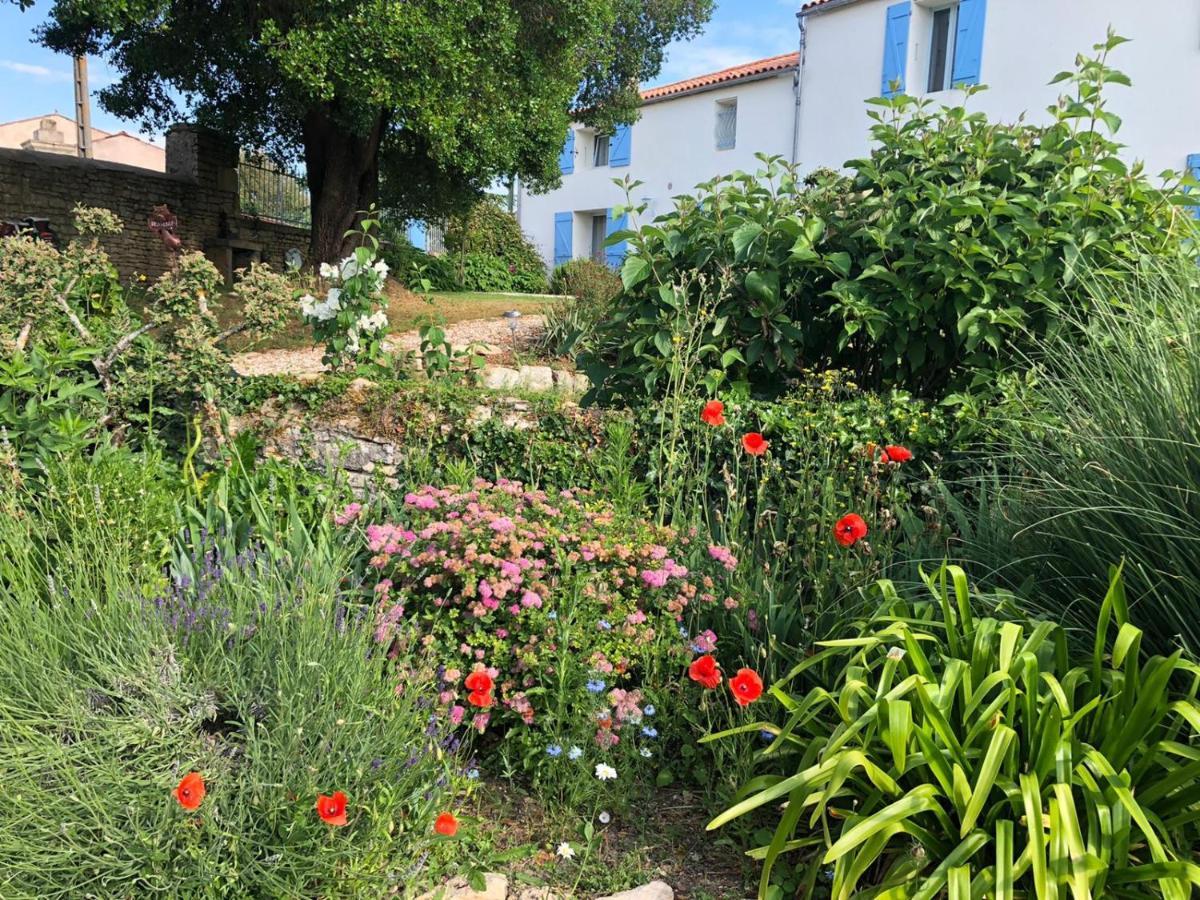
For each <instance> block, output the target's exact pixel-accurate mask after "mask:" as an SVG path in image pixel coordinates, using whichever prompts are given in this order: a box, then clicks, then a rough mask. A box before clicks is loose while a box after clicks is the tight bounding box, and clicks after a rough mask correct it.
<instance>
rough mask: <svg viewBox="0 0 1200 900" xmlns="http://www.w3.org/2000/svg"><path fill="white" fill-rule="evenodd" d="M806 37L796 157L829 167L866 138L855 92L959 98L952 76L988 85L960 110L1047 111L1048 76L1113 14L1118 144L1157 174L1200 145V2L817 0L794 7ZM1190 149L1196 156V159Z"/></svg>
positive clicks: (1090, 41)
mask: <svg viewBox="0 0 1200 900" xmlns="http://www.w3.org/2000/svg"><path fill="white" fill-rule="evenodd" d="M800 25H801V34H802V41H803V44H802V47H803V64H802V66H801V82H800V92H801V112H800V141H799V154H798V161H799V162H800V164H801V165H802V166H803V167H804V168H805V169H812V168H816V167H818V166H829V167H832V168H838V167H840V166H841V165H842V164H843V163H845V161H846V160H848V159H853V158H855V157H858V156H862V155H863V154H864V153H865V152H866V151H867V150H868V149H869V145H868V140H867V127H868V125H869V124H870V123H869V122H868V120H867V117H866V109H865V108H864V106H863V100H865V99H867V98H869V97H877V96H879V95H881V94H883V93H886V91H887V89H888V87H889V85H890V83H891V82H892V81H893V80H898V81H899V82H900V84H901V86H902V88H903V90H904V91H905V92H906V93H908V94H912V95H914V96H922V97H930V98H932V99H935V100H940V101H943V102H945V103H948V104H949V103H953V104H957V103H961V102H962V93H961V91H957V90H954V89H953V87H952V85H955V84H983V85H986V86H987V90H986V91H983V92H982V93H979V94H976V95H975V96H974V97H972V98H971V99H970V102H969V103H968V108H969V109H971V110H978V111H981V112H983V113H986V114H987V116H988V118H989V119H992V120H993V121H999V122H1015V121H1016V120H1017V119H1018V118H1020V117H1021V116H1025V118H1026V120H1027V121H1030V122H1034V123H1039V122H1046V121H1048V120H1049V118H1050V116H1049V113H1048V112H1047V109H1046V108H1047V107H1049V106H1051V105H1053V104H1054V102H1055V101H1056V99H1057V98H1058V96H1059V94H1061V93H1062V92H1063V91H1064V90H1065V89H1067V88H1068V87H1069V85H1062V84H1054V85H1052V84H1050V83H1049V82H1050V79H1051V78H1053V77H1054V76H1055V75H1056V74H1058V73H1059V72H1062V71H1065V70H1068V69H1072V68H1073V67H1074V64H1075V57H1076V55H1077V54H1080V53H1084V54H1086V55H1088V56H1091V55H1093V50H1092V46H1093V45H1094V44H1098V43H1101V42H1102V41H1104V39H1105V35H1106V33H1107V30H1108V27H1109V26H1110V25H1111V26H1112V27H1113V29H1114V30H1115V31H1116V32H1117V34H1119V35H1121V36H1123V37H1126V38H1129V39H1130V43H1128V44H1123V45H1122V46H1120V47H1118V48H1117V49H1116V50H1115V51H1113V53H1112V55H1111V56H1110V58H1109V65H1111V66H1112V67H1114V68H1116V69H1119V70H1120V71H1122V72H1124V73H1125V74H1126V75H1128V76H1129V77H1130V79H1131V80H1132V81H1133V87H1132V88H1128V87H1123V86H1121V85H1116V84H1114V85H1110V86H1109V88H1108V89H1107V90H1108V94H1107V96H1108V97H1109V109H1110V110H1111V111H1112V112H1114V113H1116V114H1117V115H1118V116H1120V117H1121V119H1122V125H1121V130H1120V131H1119V132H1118V133H1117V139H1118V140H1119V141H1120V142H1121V143H1123V144H1125V145H1127V150H1126V156H1127V158H1128V159H1129V160H1130V161H1132V160H1134V159H1140V160H1143V161H1144V162H1145V163H1146V168H1147V171H1148V172H1150V173H1151V174H1153V175H1157V174H1158V173H1160V172H1162V171H1164V170H1166V169H1172V170H1175V171H1184V170H1185V169H1186V168H1188V166H1189V159H1188V158H1189V157H1190V156H1191V157H1194V156H1195V154H1198V153H1200V123H1197V121H1196V119H1195V117H1194V116H1192V114H1191V111H1192V110H1194V109H1196V108H1197V106H1200V2H1198V0H905V2H897V0H817V2H812V3H807V4H805V6H804V7H803V8H802V9H801V11H800ZM1196 161H1197V160H1196V159H1193V160H1192V163H1195V162H1196Z"/></svg>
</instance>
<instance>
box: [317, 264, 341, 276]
mask: <svg viewBox="0 0 1200 900" xmlns="http://www.w3.org/2000/svg"><path fill="white" fill-rule="evenodd" d="M320 271H321V277H322V278H336V277H337V269H335V268H334V267H333V266H331V265H330V264H329V263H321V269H320Z"/></svg>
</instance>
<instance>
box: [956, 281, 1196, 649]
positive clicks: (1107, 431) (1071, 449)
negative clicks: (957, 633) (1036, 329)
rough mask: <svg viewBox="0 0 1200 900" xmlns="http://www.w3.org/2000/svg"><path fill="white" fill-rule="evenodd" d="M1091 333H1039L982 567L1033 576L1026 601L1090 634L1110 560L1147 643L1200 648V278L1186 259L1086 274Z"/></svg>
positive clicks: (1005, 450) (1000, 453) (1083, 325)
mask: <svg viewBox="0 0 1200 900" xmlns="http://www.w3.org/2000/svg"><path fill="white" fill-rule="evenodd" d="M1083 284H1084V287H1085V289H1086V292H1087V294H1088V297H1089V300H1088V306H1089V308H1090V311H1089V312H1088V314H1087V317H1086V319H1085V318H1084V316H1083V314H1082V313H1081V312H1079V311H1078V310H1075V311H1068V313H1067V314H1066V321H1067V322H1068V323H1069V324H1070V325H1071V326H1073V327H1074V328H1077V329H1079V330H1081V331H1083V332H1084V333H1085V334H1086V340H1083V341H1077V340H1071V339H1068V338H1066V337H1062V338H1057V339H1051V340H1049V341H1046V342H1043V343H1042V344H1041V345H1040V346H1039V347H1038V348H1037V349H1036V350H1035V351H1034V352H1033V355H1032V356H1031V357H1030V359H1029V361H1028V368H1029V369H1030V370H1031V371H1032V372H1033V373H1034V375H1035V379H1036V380H1035V383H1034V386H1033V389H1032V391H1031V392H1030V393H1029V394H1028V396H1027V397H1026V399H1025V403H1024V405H1023V407H1022V408H1021V409H1020V410H1019V411H1018V412H1017V414H1015V415H1014V417H1013V420H1012V421H1011V423H1010V425H1009V427H1008V428H1007V429H1005V430H1004V432H1002V433H1001V434H1000V435H999V436H998V438H997V442H996V443H995V444H994V445H991V446H989V447H988V448H987V450H988V455H989V456H990V457H991V458H993V459H995V460H998V461H999V463H1000V465H1001V466H1003V470H1004V471H1005V472H1007V473H1008V478H1007V479H1006V481H1005V482H1003V483H1001V484H1000V485H999V487H1000V491H999V492H996V491H994V490H989V489H988V485H980V486H979V490H980V491H981V492H986V493H988V494H990V495H991V496H992V498H993V499H994V503H995V505H994V507H993V509H994V511H995V512H997V513H1001V512H1002V513H1003V516H996V517H995V518H996V519H997V520H998V522H997V524H999V525H1004V526H1006V527H1004V528H998V529H996V530H995V531H994V532H993V536H994V537H995V539H996V540H995V541H993V542H983V541H982V540H979V541H976V542H974V543H973V544H972V545H971V547H970V550H971V552H973V553H975V554H978V555H979V557H980V560H981V562H982V564H983V565H984V566H987V567H993V566H994V565H995V562H994V561H995V560H996V559H998V558H1005V559H1008V560H1011V561H1012V562H1011V563H1010V565H1009V566H1008V572H1009V577H1010V578H1011V579H1012V580H1014V581H1020V580H1022V579H1024V578H1032V579H1034V580H1036V584H1037V585H1038V589H1037V590H1036V591H1030V592H1029V593H1028V599H1027V602H1028V603H1029V604H1030V605H1031V606H1032V608H1034V609H1036V610H1037V611H1038V612H1040V613H1042V614H1044V615H1048V616H1053V617H1055V618H1059V619H1061V620H1062V621H1064V622H1065V623H1067V624H1068V625H1070V626H1073V627H1075V628H1078V629H1080V630H1081V631H1082V632H1083V633H1086V632H1087V631H1088V630H1089V629H1090V627H1091V623H1093V622H1094V621H1095V618H1096V611H1097V605H1096V603H1095V601H1094V600H1090V599H1088V597H1089V596H1090V593H1091V592H1092V591H1094V589H1095V586H1096V577H1095V572H1096V571H1097V568H1096V567H1097V566H1102V565H1103V563H1104V561H1105V560H1108V559H1120V558H1122V557H1124V558H1126V559H1127V563H1126V578H1127V581H1128V583H1129V590H1130V594H1131V596H1132V597H1133V598H1134V605H1135V608H1136V610H1137V613H1138V615H1139V618H1140V619H1141V620H1142V621H1143V622H1144V623H1145V630H1146V639H1147V642H1148V643H1149V644H1150V645H1151V646H1152V647H1153V648H1154V649H1155V650H1156V651H1157V652H1160V653H1165V652H1169V651H1170V649H1172V648H1174V647H1176V646H1178V645H1179V644H1180V643H1182V644H1183V645H1184V646H1185V647H1186V648H1187V649H1188V650H1190V651H1191V652H1193V653H1194V652H1196V651H1198V650H1200V623H1198V621H1197V616H1196V613H1195V610H1196V598H1197V597H1200V556H1198V555H1197V552H1196V551H1197V547H1198V546H1200V537H1198V536H1200V505H1198V503H1197V500H1196V485H1197V483H1200V276H1198V274H1197V269H1196V266H1195V265H1194V264H1193V263H1192V261H1191V260H1190V259H1181V260H1180V259H1170V258H1166V259H1149V258H1147V259H1145V260H1143V261H1142V262H1141V263H1140V264H1138V265H1136V266H1134V267H1132V268H1130V269H1128V270H1126V271H1125V272H1123V273H1122V277H1121V278H1119V279H1115V280H1114V279H1113V278H1111V277H1109V275H1108V273H1107V272H1099V273H1092V274H1089V275H1088V276H1086V277H1085V278H1084V279H1083Z"/></svg>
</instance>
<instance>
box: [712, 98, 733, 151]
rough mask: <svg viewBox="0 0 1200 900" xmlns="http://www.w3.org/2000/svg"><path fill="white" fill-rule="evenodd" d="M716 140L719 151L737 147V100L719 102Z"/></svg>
mask: <svg viewBox="0 0 1200 900" xmlns="http://www.w3.org/2000/svg"><path fill="white" fill-rule="evenodd" d="M716 139H717V149H718V150H732V149H733V148H734V147H736V146H737V98H736V97H735V98H733V99H732V100H718V101H717V127H716Z"/></svg>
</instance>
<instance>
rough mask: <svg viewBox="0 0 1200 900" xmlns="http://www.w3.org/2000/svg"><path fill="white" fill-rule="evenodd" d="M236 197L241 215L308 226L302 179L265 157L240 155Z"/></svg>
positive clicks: (308, 206)
mask: <svg viewBox="0 0 1200 900" xmlns="http://www.w3.org/2000/svg"><path fill="white" fill-rule="evenodd" d="M238 199H239V203H240V206H241V211H242V213H244V214H245V215H248V216H257V217H258V218H260V219H268V220H270V221H272V222H283V223H284V224H287V225H296V226H297V227H300V228H308V227H309V226H311V225H312V205H311V203H310V200H309V196H308V186H307V185H306V184H305V183H304V179H303V178H302V177H300V176H299V175H296V174H293V173H292V172H288V171H285V170H284V169H281V168H280V167H279V166H278V165H277V164H276V163H274V162H273V161H272V160H270V159H267V158H266V157H262V156H254V155H249V154H242V158H241V160H240V162H239V163H238Z"/></svg>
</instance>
